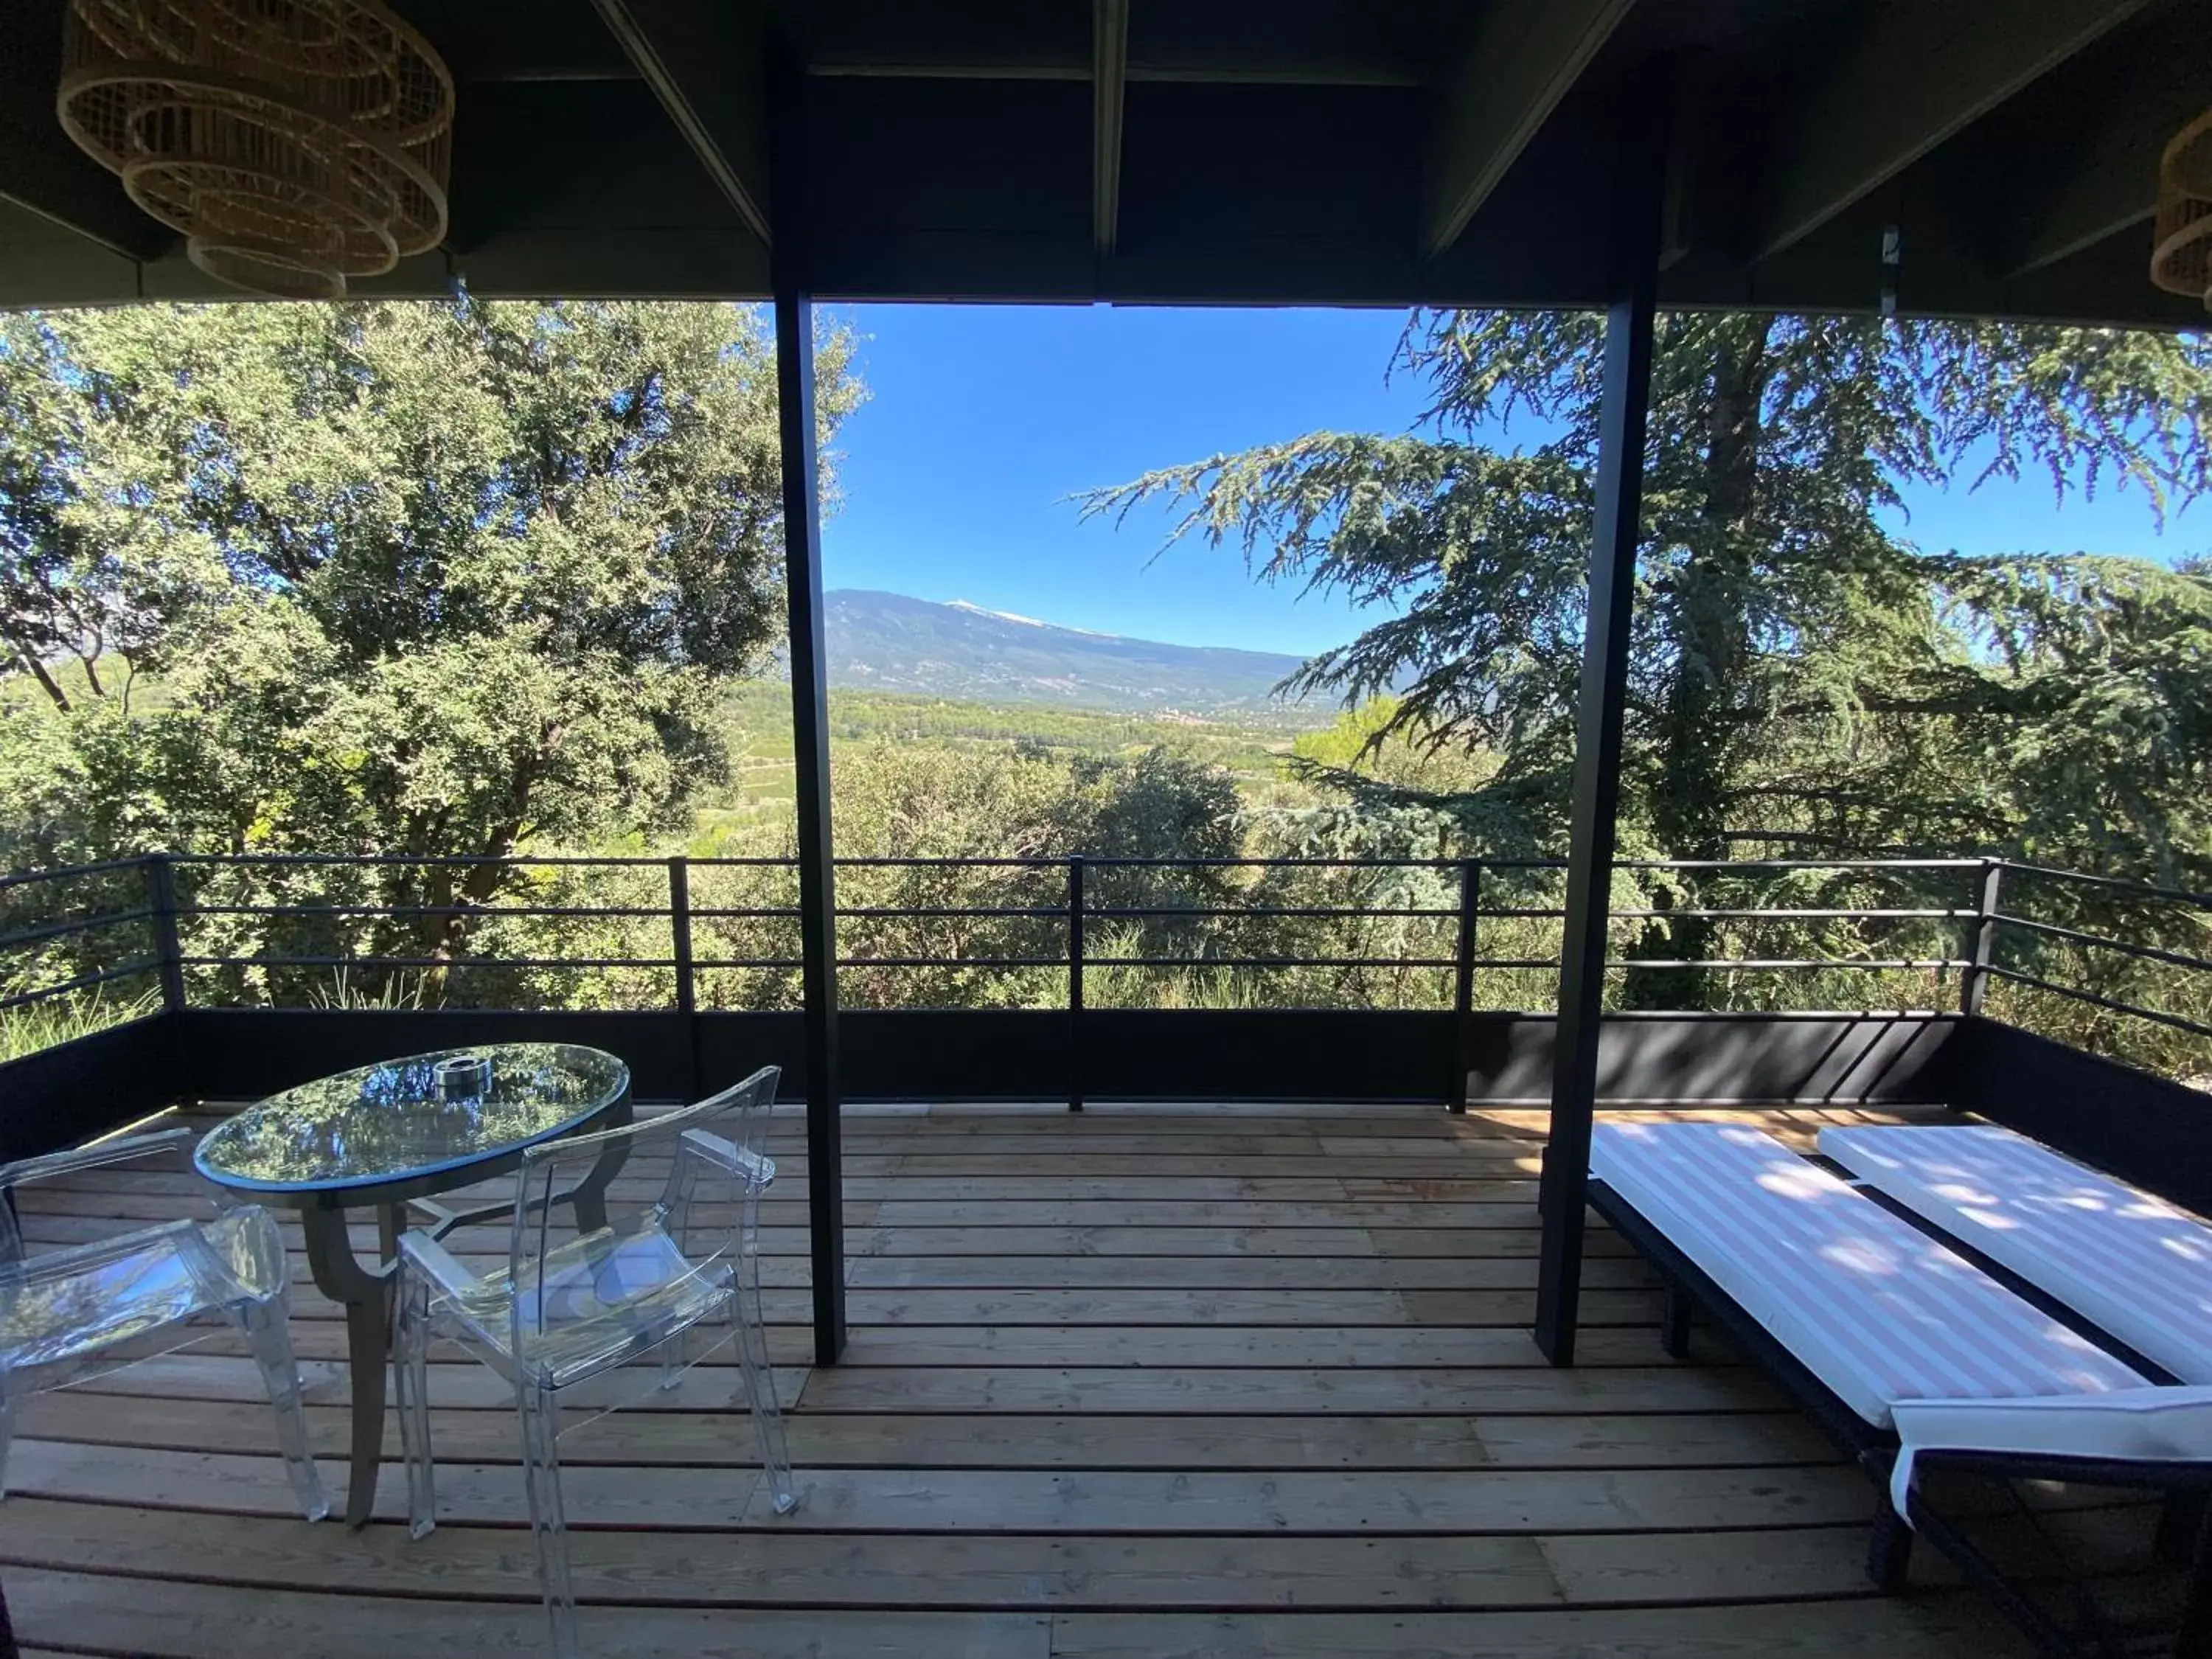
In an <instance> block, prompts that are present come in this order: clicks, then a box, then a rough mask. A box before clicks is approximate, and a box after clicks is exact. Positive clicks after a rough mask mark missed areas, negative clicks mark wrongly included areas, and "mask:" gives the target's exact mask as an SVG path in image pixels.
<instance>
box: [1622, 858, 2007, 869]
mask: <svg viewBox="0 0 2212 1659" xmlns="http://www.w3.org/2000/svg"><path fill="white" fill-rule="evenodd" d="M1984 862H1986V860H1982V859H1616V860H1613V868H1614V869H1616V870H1978V869H1980V868H1981V867H1982V866H1983V864H1984Z"/></svg>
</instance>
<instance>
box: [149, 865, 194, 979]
mask: <svg viewBox="0 0 2212 1659" xmlns="http://www.w3.org/2000/svg"><path fill="white" fill-rule="evenodd" d="M146 903H147V908H149V909H150V910H152V911H153V913H154V959H155V961H156V962H158V963H161V1006H162V1007H164V1008H166V1009H168V1010H170V1011H171V1012H175V1011H177V1010H179V1009H181V1008H182V1007H183V1006H185V963H184V957H185V951H184V946H183V945H181V944H179V942H178V939H177V872H176V866H175V865H174V864H173V863H172V862H171V860H170V858H169V855H168V854H167V853H149V854H147V855H146Z"/></svg>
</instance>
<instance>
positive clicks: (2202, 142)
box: [2150, 109, 2212, 309]
mask: <svg viewBox="0 0 2212 1659" xmlns="http://www.w3.org/2000/svg"><path fill="white" fill-rule="evenodd" d="M2150 279H2151V281H2153V282H2154V283H2157V284H2158V285H2159V286H2160V288H2162V289H2169V290H2171V291H2172V292H2173V293H2175V294H2192V295H2196V296H2197V298H2199V299H2201V300H2203V301H2204V304H2205V307H2206V308H2207V309H2212V109H2208V110H2206V111H2205V112H2204V113H2203V114H2202V115H2200V116H2198V117H2197V118H2196V119H2195V120H2194V121H2191V123H2190V124H2189V125H2187V126H2185V127H2184V128H2182V130H2181V131H2179V132H2178V133H2176V134H2174V136H2173V142H2172V143H2170V144H2168V145H2167V146H2166V154H2165V155H2163V156H2162V157H2160V161H2159V168H2158V226H2157V229H2156V231H2155V233H2154V240H2153V244H2152V247H2151V256H2150Z"/></svg>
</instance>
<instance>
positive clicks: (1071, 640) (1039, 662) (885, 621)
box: [824, 588, 1334, 726]
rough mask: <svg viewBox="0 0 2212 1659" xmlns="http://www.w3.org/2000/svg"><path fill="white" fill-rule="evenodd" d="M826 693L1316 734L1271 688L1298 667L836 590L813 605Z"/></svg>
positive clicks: (1255, 654)
mask: <svg viewBox="0 0 2212 1659" xmlns="http://www.w3.org/2000/svg"><path fill="white" fill-rule="evenodd" d="M824 601H825V608H824V623H825V626H826V629H827V632H828V635H829V683H830V684H832V685H833V686H837V687H841V688H847V687H849V688H851V689H853V690H874V691H890V692H901V693H906V694H909V695H919V696H936V697H945V698H950V699H954V700H957V701H959V702H977V703H1008V702H1025V703H1048V704H1054V705H1057V706H1059V707H1060V708H1091V709H1100V710H1106V711H1111V712H1116V713H1127V714H1150V715H1154V716H1162V715H1169V716H1172V715H1175V714H1187V715H1191V716H1194V717H1198V718H1207V719H1211V718H1220V717H1224V716H1232V717H1235V718H1237V719H1240V720H1253V719H1255V718H1258V719H1261V720H1267V721H1270V722H1280V723H1282V724H1284V725H1295V726H1308V725H1322V724H1326V723H1327V722H1328V720H1329V718H1330V717H1331V715H1332V714H1333V713H1334V709H1333V708H1331V707H1330V706H1329V701H1328V699H1326V698H1316V699H1311V700H1309V701H1308V702H1305V703H1304V704H1292V703H1285V702H1282V701H1281V700H1279V699H1278V698H1276V697H1275V696H1274V695H1273V693H1274V689H1275V687H1276V686H1277V685H1279V684H1281V683H1282V681H1283V680H1284V679H1285V678H1286V677H1288V676H1289V675H1291V674H1292V673H1294V672H1296V671H1297V668H1298V667H1299V665H1300V661H1301V659H1299V658H1297V657H1291V656H1284V655H1280V654H1279V653H1273V652H1266V651H1236V650H1231V649H1228V648H1226V647H1218V646H1188V645H1164V644H1161V643H1159V642H1158V641H1152V640H1133V639H1125V638H1122V637H1121V636H1120V635H1112V634H1093V633H1090V632H1087V631H1085V629H1079V628H1061V627H1057V626H1055V625H1054V624H1053V623H1043V622H1037V621H1035V620H1032V619H1031V618H1029V617H1017V616H1011V615H1008V614H1006V613H1004V612H1001V611H986V610H984V609H982V608H981V607H980V606H977V605H969V604H966V603H964V602H958V601H956V602H954V603H952V604H950V605H940V604H938V603H936V602H934V601H933V600H929V599H910V598H908V597H907V596H906V595H904V594H900V593H878V592H870V591H867V590H864V589H855V588H841V589H837V590H835V591H833V592H829V593H828V594H826V595H824Z"/></svg>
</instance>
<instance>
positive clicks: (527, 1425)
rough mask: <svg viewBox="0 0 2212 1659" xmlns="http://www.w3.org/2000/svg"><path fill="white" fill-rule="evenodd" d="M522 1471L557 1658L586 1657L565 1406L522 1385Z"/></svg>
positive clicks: (519, 1395) (519, 1387)
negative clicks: (571, 1527) (565, 1472)
mask: <svg viewBox="0 0 2212 1659" xmlns="http://www.w3.org/2000/svg"><path fill="white" fill-rule="evenodd" d="M516 1403H517V1405H518V1407H520V1413H521V1417H522V1468H523V1475H524V1479H525V1480H526V1482H527V1484H528V1486H529V1489H530V1528H531V1530H532V1533H534V1534H536V1535H537V1539H538V1582H539V1585H540V1588H541V1589H543V1591H544V1597H545V1618H546V1622H547V1624H548V1625H549V1626H550V1630H551V1635H552V1641H553V1647H552V1652H553V1656H554V1659H581V1654H582V1642H581V1638H580V1635H579V1633H578V1631H577V1627H576V1587H575V1583H574V1579H573V1578H572V1577H571V1576H570V1574H569V1571H568V1510H567V1509H566V1507H565V1506H564V1505H563V1504H562V1498H561V1453H560V1444H559V1443H560V1436H561V1408H560V1402H559V1397H558V1396H557V1395H555V1394H554V1393H553V1392H552V1391H551V1390H550V1389H533V1388H532V1387H530V1386H529V1385H528V1384H526V1383H523V1384H518V1385H517V1388H516Z"/></svg>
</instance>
